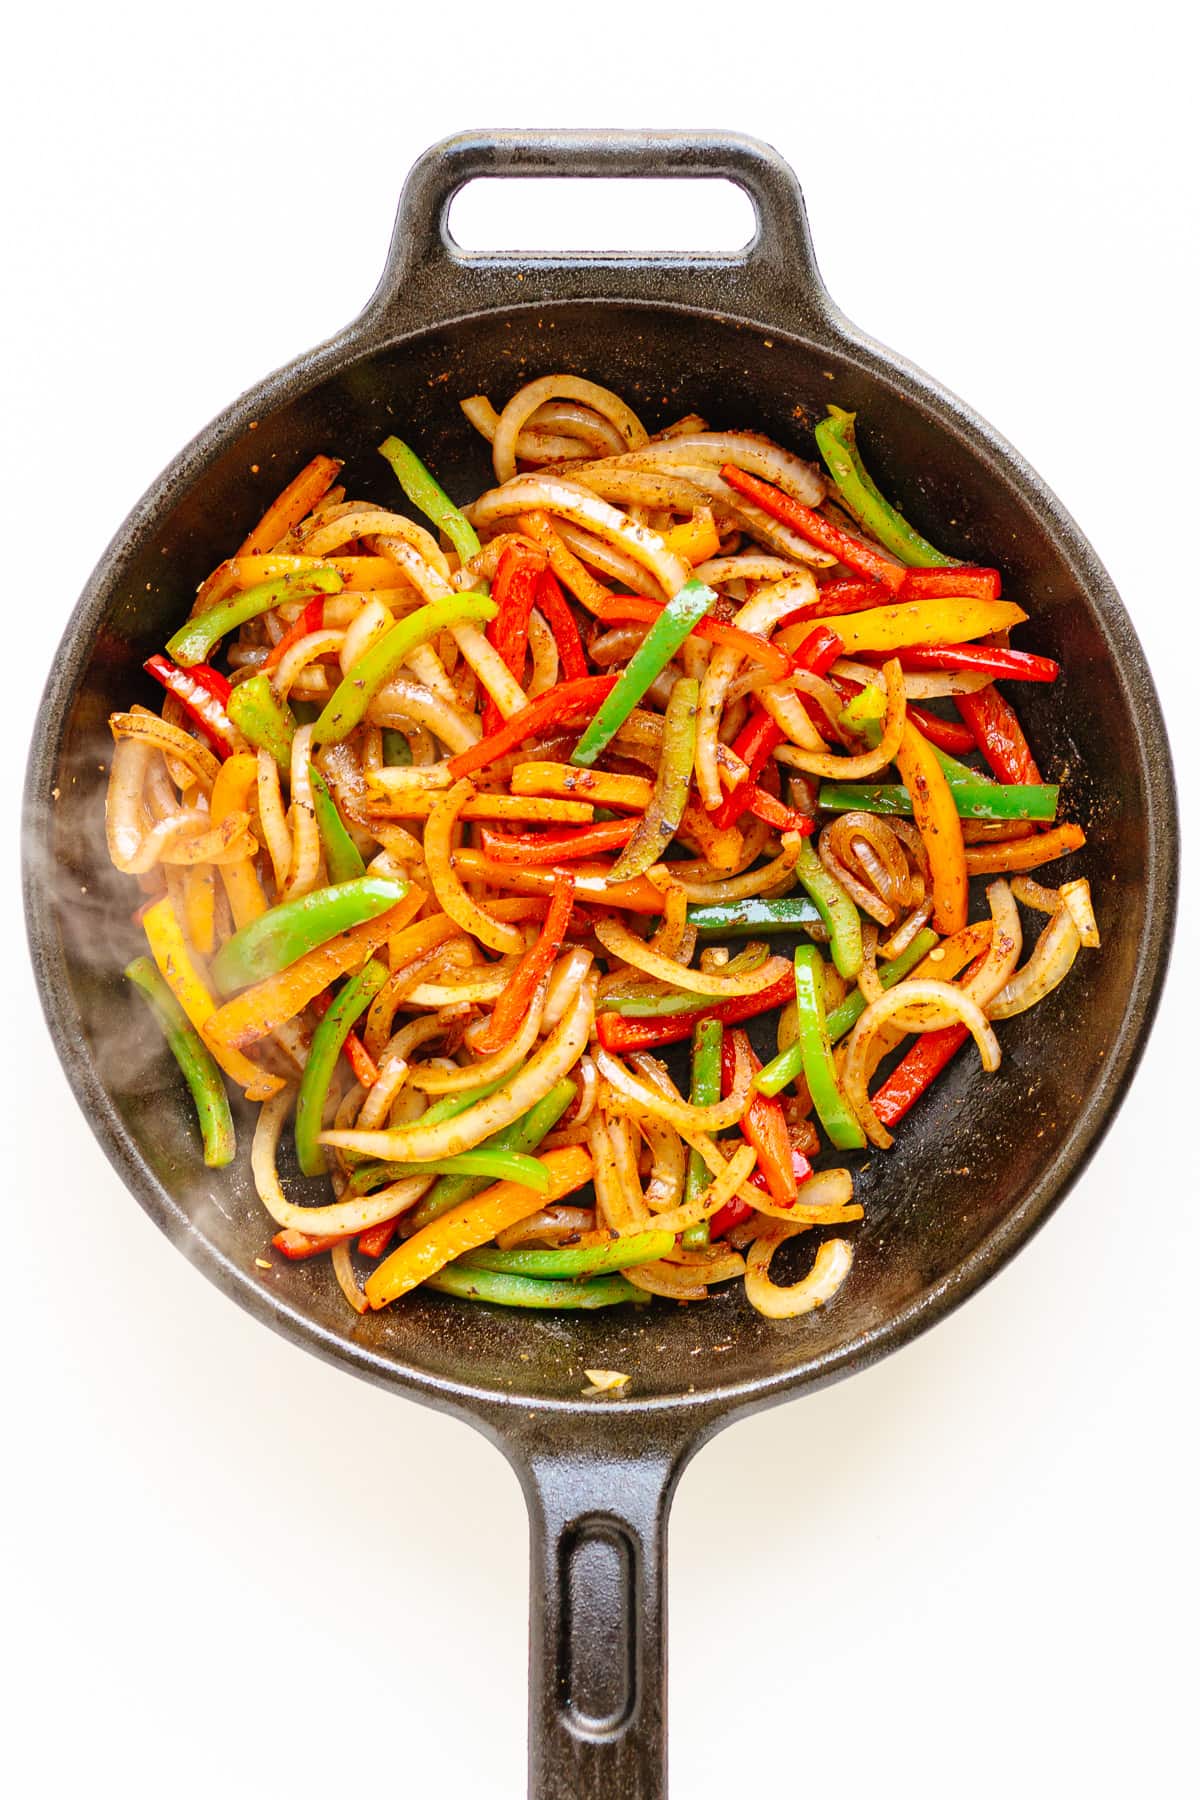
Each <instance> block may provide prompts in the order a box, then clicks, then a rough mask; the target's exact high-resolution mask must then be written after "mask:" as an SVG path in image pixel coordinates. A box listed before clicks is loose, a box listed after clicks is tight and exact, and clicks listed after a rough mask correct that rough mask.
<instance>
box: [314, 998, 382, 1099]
mask: <svg viewBox="0 0 1200 1800" xmlns="http://www.w3.org/2000/svg"><path fill="white" fill-rule="evenodd" d="M309 1004H310V1005H311V1007H312V1009H313V1011H314V1012H315V1013H316V1015H317V1017H318V1019H323V1018H324V1017H325V1014H326V1013H327V1012H328V1011H329V1009H330V1007H331V1006H332V1005H333V989H332V988H326V989H325V992H324V993H323V994H318V995H317V997H316V999H315V1000H312V1001H310V1002H309ZM342 1055H343V1056H344V1057H345V1058H346V1061H347V1062H348V1063H349V1064H350V1067H351V1068H352V1069H353V1071H354V1079H355V1081H357V1082H358V1084H359V1086H360V1087H374V1085H375V1083H376V1082H377V1081H378V1080H379V1068H378V1065H377V1064H376V1062H375V1059H374V1058H373V1057H372V1056H371V1054H370V1052H369V1051H368V1049H367V1046H366V1045H365V1044H364V1043H363V1041H362V1039H361V1038H360V1037H359V1035H358V1033H357V1031H348V1032H347V1033H346V1041H345V1043H344V1044H343V1045H342Z"/></svg>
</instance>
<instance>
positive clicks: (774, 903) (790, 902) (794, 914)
mask: <svg viewBox="0 0 1200 1800" xmlns="http://www.w3.org/2000/svg"><path fill="white" fill-rule="evenodd" d="M820 919H821V914H820V912H819V911H818V910H817V907H816V905H815V903H814V902H813V901H812V900H810V899H809V897H808V895H807V894H788V895H786V896H785V897H784V898H783V899H781V900H762V899H760V898H758V897H757V896H754V897H752V898H751V899H749V900H727V901H724V902H721V903H713V904H712V905H707V906H689V907H688V912H687V922H688V924H689V925H691V926H693V927H694V929H695V931H696V933H697V935H698V936H700V937H702V938H745V937H758V936H760V934H761V933H763V932H767V931H806V930H807V929H808V927H809V926H810V925H816V924H818V923H819V922H820Z"/></svg>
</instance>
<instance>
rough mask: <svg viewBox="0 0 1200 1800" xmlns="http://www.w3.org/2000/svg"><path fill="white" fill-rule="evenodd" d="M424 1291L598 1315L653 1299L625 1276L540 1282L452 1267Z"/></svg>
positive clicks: (457, 1265)
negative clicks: (599, 1310)
mask: <svg viewBox="0 0 1200 1800" xmlns="http://www.w3.org/2000/svg"><path fill="white" fill-rule="evenodd" d="M421 1286H422V1287H427V1288H434V1289H436V1291H437V1292H438V1293H439V1294H453V1295H454V1296H455V1298H456V1299H458V1300H486V1301H487V1302H488V1303H489V1305H491V1306H530V1307H537V1308H539V1309H540V1310H542V1311H562V1310H566V1309H568V1308H569V1309H570V1310H571V1311H574V1312H594V1311H595V1310H596V1308H597V1307H599V1306H623V1305H625V1304H626V1303H627V1302H628V1303H629V1304H630V1305H632V1306H648V1305H649V1303H650V1300H651V1298H652V1296H651V1295H650V1294H647V1293H645V1292H644V1291H643V1290H642V1289H641V1288H637V1287H634V1285H633V1283H632V1281H626V1279H625V1277H624V1276H623V1275H601V1276H599V1277H597V1279H596V1280H595V1281H539V1280H536V1279H534V1278H532V1277H530V1276H528V1275H501V1274H498V1273H496V1272H495V1271H494V1270H492V1269H464V1268H463V1267H462V1265H461V1264H460V1263H449V1264H448V1265H447V1266H446V1267H445V1268H444V1269H439V1270H438V1272H437V1274H436V1275H427V1276H426V1277H425V1280H424V1281H423V1282H422V1283H421Z"/></svg>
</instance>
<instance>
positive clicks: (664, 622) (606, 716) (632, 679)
mask: <svg viewBox="0 0 1200 1800" xmlns="http://www.w3.org/2000/svg"><path fill="white" fill-rule="evenodd" d="M716 598H717V596H716V593H715V591H714V590H713V589H712V588H710V587H706V586H705V585H704V583H703V582H702V581H697V580H696V579H695V577H694V576H693V578H692V579H691V581H685V582H684V584H683V586H682V587H681V588H680V590H679V592H678V593H677V594H675V595H674V596H673V598H672V599H670V600H668V602H667V604H666V606H665V607H664V608H663V610H662V612H661V613H660V614H659V616H658V617H657V619H655V621H654V623H653V625H651V627H650V629H649V631H648V632H647V633H646V635H645V637H644V638H643V639H642V642H641V643H640V644H639V645H638V647H637V649H636V650H635V651H634V653H633V655H632V656H631V657H630V659H629V661H628V662H627V663H626V665H625V667H624V669H623V670H622V671H621V673H620V675H619V676H618V677H617V680H616V683H615V685H614V687H613V688H612V689H611V691H610V692H609V693H608V694H606V695H605V697H604V699H603V700H602V701H601V702H600V706H599V708H598V710H597V712H596V714H595V716H594V717H593V719H592V722H591V724H590V725H589V726H588V728H587V730H586V731H585V732H584V734H583V736H582V737H581V738H580V740H579V742H578V743H577V744H576V746H575V749H574V751H573V753H572V755H571V761H572V762H573V763H574V764H575V766H576V768H587V767H588V766H589V764H591V763H594V762H595V760H596V758H597V757H598V756H599V754H600V752H601V751H602V750H603V749H604V748H605V747H606V745H607V744H608V743H609V741H610V740H611V739H612V738H613V737H614V736H615V735H616V733H617V732H618V731H619V729H620V728H621V726H622V725H623V724H624V723H625V720H626V719H627V718H628V717H629V715H630V713H631V712H632V711H633V709H634V707H635V706H636V705H637V704H638V702H639V700H641V698H642V696H643V695H644V694H645V692H646V689H647V688H648V687H649V686H650V683H651V682H652V681H653V680H654V678H655V676H656V675H661V673H662V671H663V670H664V669H665V668H666V666H667V664H668V663H669V662H670V660H671V658H672V657H673V656H674V654H675V652H676V651H677V650H678V649H679V647H680V645H681V644H682V643H683V641H684V639H685V638H686V637H687V636H688V634H689V633H690V632H691V630H692V629H693V627H694V626H695V625H696V624H697V622H698V621H699V620H700V619H702V618H703V617H704V615H705V613H706V612H707V611H708V609H709V608H710V607H711V606H712V604H713V602H714V601H715V600H716ZM559 691H560V692H565V689H560V690H559Z"/></svg>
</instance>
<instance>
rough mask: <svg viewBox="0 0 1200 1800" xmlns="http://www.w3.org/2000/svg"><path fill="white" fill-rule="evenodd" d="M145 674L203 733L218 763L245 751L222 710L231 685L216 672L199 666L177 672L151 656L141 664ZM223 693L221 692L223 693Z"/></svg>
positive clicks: (165, 661) (165, 659)
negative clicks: (174, 700) (201, 671)
mask: <svg viewBox="0 0 1200 1800" xmlns="http://www.w3.org/2000/svg"><path fill="white" fill-rule="evenodd" d="M142 667H143V668H144V669H145V671H146V673H147V675H153V677H154V679H155V681H157V682H159V683H160V684H161V686H163V687H165V688H166V690H167V692H168V694H173V695H174V696H175V698H176V700H178V702H179V704H180V706H182V708H183V710H184V712H185V713H186V714H187V717H188V719H189V720H190V721H191V723H192V724H193V725H194V726H195V727H196V729H197V731H199V732H201V733H202V734H203V737H204V740H205V742H206V743H207V744H208V745H209V746H210V747H211V749H212V750H213V751H214V752H215V754H216V755H217V756H219V757H220V759H221V761H222V762H224V761H225V758H226V757H227V756H231V755H232V754H233V752H234V751H235V750H238V749H244V748H245V741H244V739H243V737H242V734H241V732H240V731H239V730H238V729H237V727H236V725H235V724H234V723H233V721H232V719H231V718H230V717H229V714H228V713H227V712H226V710H225V702H226V701H227V700H228V698H229V694H230V686H229V683H228V681H226V679H225V677H224V676H223V675H222V674H220V672H219V671H218V670H216V669H210V668H208V667H207V665H202V667H203V674H201V673H200V671H199V670H197V669H180V668H178V667H177V666H176V664H175V663H173V662H171V660H170V659H169V658H168V657H166V656H152V657H150V658H149V659H148V660H147V661H146V662H144V663H143V664H142ZM222 690H223V691H222Z"/></svg>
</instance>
